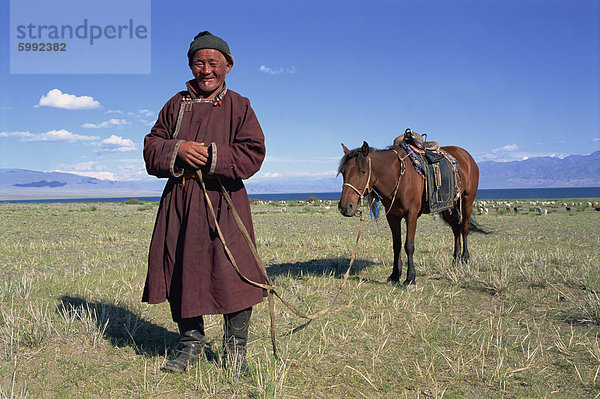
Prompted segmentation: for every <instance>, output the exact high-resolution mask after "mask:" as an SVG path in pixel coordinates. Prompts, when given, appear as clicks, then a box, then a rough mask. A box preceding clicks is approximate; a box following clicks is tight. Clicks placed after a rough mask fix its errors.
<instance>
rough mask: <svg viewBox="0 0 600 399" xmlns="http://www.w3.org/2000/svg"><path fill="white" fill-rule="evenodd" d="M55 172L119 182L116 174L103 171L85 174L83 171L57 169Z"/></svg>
mask: <svg viewBox="0 0 600 399" xmlns="http://www.w3.org/2000/svg"><path fill="white" fill-rule="evenodd" d="M54 172H59V173H72V174H74V175H79V176H85V177H94V178H96V179H100V180H111V181H116V180H117V177H116V176H115V174H114V173H111V172H103V171H90V172H83V171H81V170H63V169H55V170H54Z"/></svg>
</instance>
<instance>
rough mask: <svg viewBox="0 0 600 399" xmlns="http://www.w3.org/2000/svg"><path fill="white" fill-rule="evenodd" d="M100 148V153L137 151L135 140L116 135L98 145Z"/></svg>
mask: <svg viewBox="0 0 600 399" xmlns="http://www.w3.org/2000/svg"><path fill="white" fill-rule="evenodd" d="M98 146H99V147H100V148H99V150H98V152H127V151H135V150H136V146H135V143H134V142H133V140H131V139H124V138H123V137H120V136H115V135H114V134H113V135H112V136H110V137H109V138H107V139H104V140H102V141H101V142H100V143H98Z"/></svg>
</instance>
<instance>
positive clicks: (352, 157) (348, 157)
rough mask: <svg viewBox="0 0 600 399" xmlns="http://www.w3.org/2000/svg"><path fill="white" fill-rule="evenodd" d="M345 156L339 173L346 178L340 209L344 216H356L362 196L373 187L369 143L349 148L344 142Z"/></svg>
mask: <svg viewBox="0 0 600 399" xmlns="http://www.w3.org/2000/svg"><path fill="white" fill-rule="evenodd" d="M342 148H343V149H344V157H343V158H342V160H341V161H340V166H339V168H338V174H339V173H341V174H342V176H343V178H344V185H343V186H342V196H341V198H340V202H339V204H338V209H339V210H340V212H341V213H342V215H344V216H354V215H355V214H356V212H357V211H358V209H359V207H360V205H361V201H362V198H363V197H364V196H365V195H366V194H367V193H368V192H369V191H370V190H371V188H372V184H373V181H372V177H371V159H370V157H369V150H370V149H369V144H367V142H366V141H364V142H363V145H362V147H360V148H357V149H354V150H349V149H348V148H346V146H345V145H344V144H342Z"/></svg>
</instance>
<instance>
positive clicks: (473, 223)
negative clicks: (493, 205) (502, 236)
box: [469, 217, 493, 235]
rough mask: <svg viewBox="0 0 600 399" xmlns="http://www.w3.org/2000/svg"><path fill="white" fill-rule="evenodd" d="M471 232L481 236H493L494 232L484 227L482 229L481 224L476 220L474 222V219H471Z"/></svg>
mask: <svg viewBox="0 0 600 399" xmlns="http://www.w3.org/2000/svg"><path fill="white" fill-rule="evenodd" d="M469 231H472V232H473V233H480V234H486V235H487V234H492V233H493V231H492V230H488V229H486V228H484V227H482V226H481V225H480V224H479V223H477V222H476V221H475V220H473V218H472V217H471V218H469Z"/></svg>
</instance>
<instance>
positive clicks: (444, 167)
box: [394, 129, 460, 213]
mask: <svg viewBox="0 0 600 399" xmlns="http://www.w3.org/2000/svg"><path fill="white" fill-rule="evenodd" d="M425 137H427V136H425ZM394 147H402V148H403V149H404V150H405V151H406V153H407V154H408V156H409V158H410V159H411V161H412V163H413V164H414V165H415V168H416V170H417V172H418V173H419V174H420V175H421V176H422V177H423V178H424V179H425V181H426V182H425V193H424V196H425V201H426V202H427V204H428V205H429V212H430V213H436V212H441V211H444V210H446V209H453V208H455V206H456V204H457V202H458V201H459V199H460V189H459V187H458V185H457V181H458V176H457V175H458V170H459V165H458V162H457V161H456V159H454V157H453V156H452V155H450V154H449V153H448V152H447V151H444V150H442V149H441V148H440V147H439V145H438V143H437V142H435V141H424V140H423V138H422V136H421V135H420V134H418V133H415V132H413V131H412V130H410V129H406V131H405V132H404V134H403V135H401V136H398V137H396V139H395V140H394Z"/></svg>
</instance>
